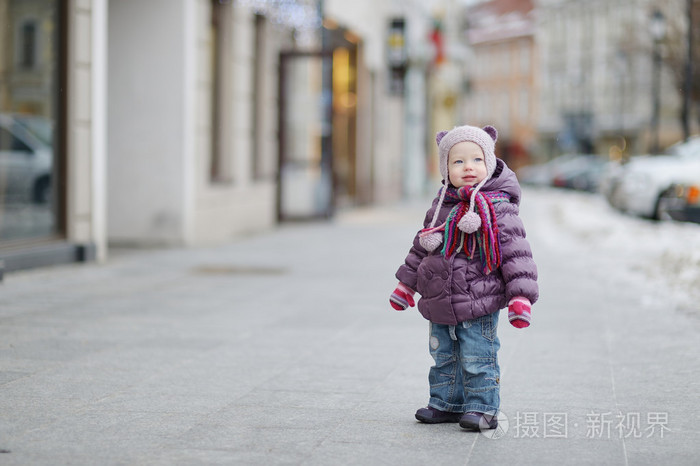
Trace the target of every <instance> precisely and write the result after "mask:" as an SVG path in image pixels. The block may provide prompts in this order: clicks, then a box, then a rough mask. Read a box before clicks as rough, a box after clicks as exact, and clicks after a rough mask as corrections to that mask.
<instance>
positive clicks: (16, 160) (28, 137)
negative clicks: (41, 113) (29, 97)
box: [0, 114, 53, 203]
mask: <svg viewBox="0 0 700 466" xmlns="http://www.w3.org/2000/svg"><path fill="white" fill-rule="evenodd" d="M52 140H53V125H52V124H51V121H50V120H48V119H46V118H43V117H38V116H31V115H13V114H0V195H3V196H4V199H5V202H35V203H46V202H48V201H49V199H50V197H51V173H52V170H53V148H52Z"/></svg>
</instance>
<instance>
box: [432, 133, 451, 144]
mask: <svg viewBox="0 0 700 466" xmlns="http://www.w3.org/2000/svg"><path fill="white" fill-rule="evenodd" d="M448 132H449V131H440V132H439V133H437V134H436V135H435V142H437V145H438V146H439V145H440V141H442V138H444V137H445V135H446V134H447V133H448Z"/></svg>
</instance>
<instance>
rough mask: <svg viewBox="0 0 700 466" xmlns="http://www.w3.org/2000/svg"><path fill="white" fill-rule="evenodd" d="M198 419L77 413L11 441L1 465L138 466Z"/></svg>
mask: <svg viewBox="0 0 700 466" xmlns="http://www.w3.org/2000/svg"><path fill="white" fill-rule="evenodd" d="M198 419H199V417H196V416H185V415H182V414H170V413H160V414H154V413H146V414H144V413H122V412H111V413H107V412H93V411H89V410H87V411H78V412H75V413H73V414H71V415H68V416H64V417H62V418H61V419H60V420H59V421H57V422H53V423H47V424H45V425H43V426H40V427H38V428H34V429H32V430H31V431H30V432H27V433H25V434H24V435H22V436H21V437H16V438H10V440H9V443H8V444H7V445H3V448H7V449H9V450H11V453H10V454H8V455H7V457H3V458H2V460H3V464H52V465H53V464H57V465H62V464H136V463H134V461H135V459H136V458H137V457H138V456H140V455H142V454H143V453H144V452H146V451H149V450H150V449H152V448H154V447H159V446H160V444H162V443H163V442H164V441H165V440H167V439H170V438H173V437H174V436H176V435H179V434H180V433H182V432H185V431H187V430H188V429H190V428H191V427H192V426H193V425H195V424H196V422H197V420H198ZM5 459H7V460H8V463H5V462H4V460H5Z"/></svg>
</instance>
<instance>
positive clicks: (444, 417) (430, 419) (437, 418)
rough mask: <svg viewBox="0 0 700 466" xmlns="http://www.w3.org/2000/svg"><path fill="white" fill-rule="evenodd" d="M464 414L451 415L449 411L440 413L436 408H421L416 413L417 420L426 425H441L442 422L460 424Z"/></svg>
mask: <svg viewBox="0 0 700 466" xmlns="http://www.w3.org/2000/svg"><path fill="white" fill-rule="evenodd" d="M461 417H462V413H450V412H448V411H440V410H439V409H436V408H431V407H430V406H428V407H427V408H421V409H419V410H418V411H416V419H418V420H419V421H420V422H423V423H425V424H440V423H442V422H459V420H460V418H461Z"/></svg>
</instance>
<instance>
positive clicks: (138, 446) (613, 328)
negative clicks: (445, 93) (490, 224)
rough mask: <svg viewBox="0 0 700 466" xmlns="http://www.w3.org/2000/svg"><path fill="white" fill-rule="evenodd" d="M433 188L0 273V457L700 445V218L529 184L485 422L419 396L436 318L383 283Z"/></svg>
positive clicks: (591, 452) (307, 456) (533, 455)
mask: <svg viewBox="0 0 700 466" xmlns="http://www.w3.org/2000/svg"><path fill="white" fill-rule="evenodd" d="M428 202H429V200H424V201H422V202H417V201H416V202H411V203H402V204H399V205H384V206H379V207H373V208H371V209H354V210H347V211H343V212H341V213H339V214H338V215H337V216H336V218H335V219H334V220H333V221H331V222H325V223H323V222H318V223H292V224H285V225H283V226H281V227H280V228H278V229H276V230H273V231H271V232H268V233H264V234H259V235H256V236H249V237H247V238H243V239H240V240H237V241H235V242H232V243H229V244H227V245H225V246H219V247H211V248H207V247H200V248H190V249H159V250H146V249H142V250H124V251H112V252H111V259H110V260H109V261H108V262H106V263H104V264H96V263H91V264H87V265H85V264H83V265H79V264H73V265H66V266H60V267H54V268H44V269H39V270H36V271H25V272H18V273H14V274H9V275H8V276H6V277H5V281H4V282H3V283H2V285H0V390H1V393H2V396H1V397H0V450H2V453H0V464H3V465H61V464H73V465H83V464H85V465H87V464H100V465H116V464H135V465H136V464H148V465H157V464H161V465H174V464H180V465H193V464H260V465H262V464H265V465H270V464H318V465H328V464H358V465H360V464H362V465H375V464H388V465H393V464H396V465H399V464H401V465H414V464H415V465H418V464H448V463H449V464H475V465H480V464H526V465H529V464H532V465H534V464H537V465H542V464H596V465H603V464H606V465H607V464H610V465H640V464H649V465H652V464H654V465H656V464H674V465H691V464H697V457H698V453H700V446H699V445H700V426H699V425H698V421H699V420H700V407H699V405H698V403H697V394H698V392H699V390H700V372H698V370H697V368H698V367H699V364H700V344H699V343H698V342H699V341H700V340H699V339H698V332H699V331H700V304H699V303H700V296H698V295H697V293H698V290H699V289H700V275H698V272H697V271H698V269H700V267H699V265H700V226H699V225H694V224H681V223H655V222H650V221H645V220H642V219H638V218H633V217H626V216H624V215H622V214H619V213H617V212H615V211H613V210H612V209H611V208H609V207H608V206H607V204H606V203H605V202H604V201H603V200H602V198H599V197H597V196H594V195H588V194H581V193H573V192H567V191H554V190H550V189H542V190H539V189H527V190H526V191H525V193H524V196H523V206H522V211H521V214H522V217H523V219H524V222H525V225H526V227H527V228H528V235H529V239H530V241H531V244H532V248H533V252H534V254H535V259H536V261H537V262H538V266H539V271H540V286H541V299H540V301H539V302H538V303H537V304H535V305H534V307H533V324H532V326H531V327H530V328H528V329H524V330H516V329H514V328H512V327H511V326H510V325H509V324H508V322H507V319H506V318H505V316H504V315H501V325H500V331H499V334H500V337H501V344H502V349H501V352H500V363H501V368H502V376H501V381H502V391H501V397H502V406H501V408H502V411H503V417H502V420H501V425H502V427H503V428H502V429H501V430H498V431H496V432H493V431H491V432H490V433H489V435H483V434H479V433H469V432H464V431H462V430H461V429H460V428H459V427H458V426H457V425H455V424H442V425H432V426H431V425H423V424H420V423H418V422H416V421H415V419H414V417H413V415H414V413H415V411H416V409H418V408H420V407H422V406H425V405H426V404H427V399H428V383H427V374H428V368H429V366H430V365H431V361H432V360H431V358H430V355H429V353H428V341H427V340H428V338H427V322H426V321H425V320H423V318H422V317H421V316H420V315H419V314H418V312H417V311H416V310H415V308H413V309H411V310H409V311H406V312H396V311H393V310H392V309H391V308H390V306H389V303H388V296H389V294H390V292H391V290H392V289H393V288H394V286H395V284H396V281H395V279H394V277H393V274H394V272H395V270H396V268H397V267H398V266H399V265H400V263H401V262H402V261H403V258H404V256H405V254H406V252H407V250H408V247H409V245H410V242H411V240H412V237H413V234H414V233H415V231H416V230H417V228H419V226H420V222H421V221H422V219H423V215H424V211H425V209H426V208H427V206H428ZM490 437H492V438H490Z"/></svg>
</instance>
